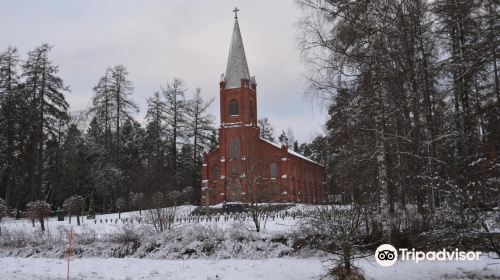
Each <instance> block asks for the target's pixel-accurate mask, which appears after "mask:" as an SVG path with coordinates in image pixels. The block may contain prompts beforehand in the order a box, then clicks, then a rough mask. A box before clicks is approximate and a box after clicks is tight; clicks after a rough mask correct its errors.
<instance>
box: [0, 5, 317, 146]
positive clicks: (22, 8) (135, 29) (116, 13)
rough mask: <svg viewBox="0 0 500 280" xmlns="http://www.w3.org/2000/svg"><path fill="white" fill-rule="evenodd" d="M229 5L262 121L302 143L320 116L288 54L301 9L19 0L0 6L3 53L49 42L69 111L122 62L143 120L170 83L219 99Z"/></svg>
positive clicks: (81, 105)
mask: <svg viewBox="0 0 500 280" xmlns="http://www.w3.org/2000/svg"><path fill="white" fill-rule="evenodd" d="M234 6H238V8H239V9H240V13H239V20H240V27H241V32H242V36H243V42H244V45H245V51H246V54H247V59H248V63H249V67H250V72H251V75H255V76H256V78H257V83H258V109H259V112H258V114H259V116H261V117H262V116H267V117H269V119H270V121H271V122H272V123H274V124H275V126H276V129H277V130H279V131H281V129H285V130H286V129H287V128H288V127H290V128H292V129H293V130H294V133H295V137H296V138H297V139H298V140H299V141H307V140H311V138H312V136H314V135H315V134H317V133H320V132H321V127H322V123H323V119H324V115H325V112H324V111H317V110H316V111H315V110H314V108H313V107H312V106H310V104H309V103H308V101H307V100H306V99H304V98H303V97H302V96H303V93H304V89H305V84H304V83H305V81H304V80H303V79H302V78H301V74H302V72H303V71H304V69H305V68H304V67H303V65H301V64H300V62H299V53H298V51H297V50H296V49H295V48H294V46H295V44H294V42H295V41H294V38H295V37H294V36H295V34H296V29H295V27H294V23H295V22H296V21H297V20H298V18H299V17H300V12H299V11H298V10H297V8H296V7H295V4H294V3H293V1H290V0H273V1H264V0H259V1H244V0H239V1H230V0H218V1H205V0H197V1H181V0H171V1H162V0H152V1H133V0H121V1H111V0H74V1H64V0H52V1H38V0H20V1H6V2H4V3H2V9H1V10H0V18H1V20H0V21H1V23H2V25H3V26H6V25H7V24H8V25H9V26H11V27H10V28H2V29H0V38H2V40H1V41H0V49H6V48H7V47H8V46H10V45H12V46H16V47H18V48H19V50H20V52H21V53H23V54H24V53H26V52H27V51H29V50H30V49H33V48H34V47H35V46H38V45H40V44H42V43H45V42H47V43H49V44H52V45H54V46H55V47H54V49H53V52H52V54H51V55H52V59H53V61H54V62H55V63H56V64H58V65H59V66H60V70H61V72H60V75H61V77H62V78H63V79H64V81H65V82H66V84H67V85H69V86H70V88H71V90H72V92H71V93H70V94H69V95H68V101H69V103H70V104H71V110H84V109H86V108H88V106H89V104H90V98H91V96H92V88H93V87H94V86H95V84H96V83H97V80H98V78H99V76H100V75H102V73H103V72H104V71H105V69H106V67H108V66H113V65H116V64H123V65H125V67H126V68H127V69H128V70H129V72H130V79H131V80H132V81H133V83H134V86H135V91H134V97H133V98H134V100H135V101H136V102H137V103H138V104H139V105H140V107H141V111H142V112H141V113H140V114H139V115H138V118H143V117H144V114H145V105H146V98H147V97H149V96H151V95H152V93H153V92H154V91H155V90H157V89H158V88H159V87H160V86H164V85H165V84H166V83H167V82H169V81H171V80H172V79H173V78H174V77H179V78H182V79H183V80H184V81H185V82H186V85H187V86H188V87H189V94H192V93H193V92H194V90H195V88H197V87H201V88H202V95H203V96H204V98H206V99H208V98H211V97H215V98H216V100H215V102H214V103H213V106H212V108H211V111H212V113H214V114H215V115H217V116H218V114H219V101H218V95H219V88H218V87H219V84H218V83H219V77H220V74H221V73H223V72H224V71H225V66H226V60H227V55H228V51H229V44H230V37H231V32H232V27H233V14H232V12H231V10H232V9H233V7H234Z"/></svg>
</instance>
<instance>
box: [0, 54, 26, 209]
mask: <svg viewBox="0 0 500 280" xmlns="http://www.w3.org/2000/svg"><path fill="white" fill-rule="evenodd" d="M18 65H19V55H18V54H17V49H16V48H12V47H9V48H8V49H7V50H6V51H5V52H3V53H1V54H0V127H1V128H0V143H1V148H0V170H4V171H3V172H2V173H3V176H2V177H1V178H0V182H2V185H3V186H5V189H4V194H5V201H6V204H7V205H9V204H10V197H11V193H12V190H13V189H14V186H15V179H14V177H15V174H14V172H15V167H14V165H15V157H16V150H17V149H16V145H15V138H16V132H17V131H16V126H17V124H18V123H19V122H18V121H17V119H18V118H19V109H21V108H20V106H19V102H20V101H21V100H20V95H21V92H20V88H19V75H18V73H17V70H18V69H17V68H18Z"/></svg>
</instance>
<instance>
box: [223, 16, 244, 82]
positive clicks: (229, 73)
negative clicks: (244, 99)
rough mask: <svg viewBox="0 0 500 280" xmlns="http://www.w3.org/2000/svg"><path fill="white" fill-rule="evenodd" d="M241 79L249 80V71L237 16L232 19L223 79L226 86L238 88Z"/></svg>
mask: <svg viewBox="0 0 500 280" xmlns="http://www.w3.org/2000/svg"><path fill="white" fill-rule="evenodd" d="M241 79H246V80H250V71H248V64H247V58H246V56H245V49H244V48H243V40H242V39H241V33H240V26H239V24H238V18H237V17H235V19H234V28H233V36H232V38H231V48H230V49H229V57H228V59H227V66H226V75H225V77H224V81H225V82H226V86H225V87H226V88H238V87H240V86H241Z"/></svg>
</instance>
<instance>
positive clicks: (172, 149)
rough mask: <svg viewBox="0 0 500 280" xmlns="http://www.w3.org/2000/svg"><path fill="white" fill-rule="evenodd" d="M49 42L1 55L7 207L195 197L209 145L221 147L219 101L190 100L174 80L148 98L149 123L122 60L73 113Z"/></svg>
mask: <svg viewBox="0 0 500 280" xmlns="http://www.w3.org/2000/svg"><path fill="white" fill-rule="evenodd" d="M51 49H52V47H51V46H49V45H47V44H43V45H41V46H39V47H37V48H35V49H34V50H32V51H30V52H28V54H27V56H26V58H25V59H21V58H20V55H19V53H18V51H17V49H16V48H14V47H9V48H8V49H7V50H5V51H3V52H2V53H0V197H4V200H5V203H6V204H7V205H8V207H9V208H14V209H17V210H24V209H25V208H26V205H27V203H29V202H32V203H31V204H30V205H34V204H33V202H35V201H44V202H46V203H48V205H50V206H51V207H52V210H56V209H57V208H60V207H63V206H64V207H65V208H68V209H69V208H71V209H73V208H75V207H74V205H76V204H75V203H73V202H74V201H77V202H78V205H92V207H95V209H92V212H93V211H99V212H109V211H117V210H124V209H125V205H130V203H132V204H133V202H134V201H135V200H136V199H134V198H135V197H138V196H139V197H144V196H145V197H151V196H152V195H153V194H154V193H158V192H161V193H170V192H173V191H176V192H179V193H182V194H186V193H190V195H189V196H185V197H186V198H185V200H187V202H191V203H195V202H196V199H197V197H199V196H198V195H197V193H196V192H197V191H199V185H200V181H201V174H200V170H201V168H200V166H201V161H202V152H203V151H204V150H210V149H214V148H216V147H217V145H218V139H217V135H216V131H215V129H214V122H215V117H214V116H213V115H212V114H210V113H209V112H208V107H209V106H210V105H211V103H212V101H213V99H212V100H204V99H203V98H202V97H201V94H200V89H196V91H195V92H194V93H193V94H192V96H189V97H188V96H187V95H188V94H187V92H188V90H187V89H186V86H185V84H184V82H183V81H182V80H181V79H173V80H172V81H171V82H169V83H167V84H166V86H165V87H161V88H159V89H158V91H156V92H154V93H153V94H152V96H151V97H150V98H148V100H147V112H146V118H145V121H144V125H143V124H142V123H141V122H139V121H138V120H137V119H135V118H134V116H135V115H136V114H137V112H138V106H137V105H136V103H135V102H134V101H133V99H132V93H133V91H134V87H133V83H132V81H130V80H129V78H128V72H127V69H126V68H125V67H124V66H122V65H117V66H114V67H109V68H107V69H106V70H105V71H104V73H103V75H102V76H101V77H100V78H99V80H98V81H96V85H95V87H94V88H93V97H92V102H91V106H90V108H89V109H88V110H87V111H85V112H76V113H75V112H73V113H71V112H70V111H69V105H68V102H67V101H66V95H67V94H69V93H70V89H69V87H68V86H67V85H66V84H65V83H64V81H63V79H62V78H61V77H60V76H59V71H58V66H57V65H54V63H53V62H52V61H51V60H50V57H49V55H50V51H51ZM75 196H77V197H76V198H78V199H71V201H70V200H67V199H68V198H71V197H73V198H75ZM82 198H83V199H84V201H83V202H82V201H81V199H82ZM65 200H67V201H66V204H65V203H64V202H65ZM132 200H134V201H132ZM42 204H43V205H47V204H44V203H38V204H37V205H42ZM141 204H143V202H141ZM70 206H71V207H70ZM44 207H45V206H44ZM42 208H43V207H42ZM118 208H120V209H118ZM44 211H45V210H44ZM72 212H73V211H72Z"/></svg>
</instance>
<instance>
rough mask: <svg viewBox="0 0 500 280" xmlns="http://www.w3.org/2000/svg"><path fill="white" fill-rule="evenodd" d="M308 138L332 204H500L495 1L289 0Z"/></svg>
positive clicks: (458, 207)
mask: <svg viewBox="0 0 500 280" xmlns="http://www.w3.org/2000/svg"><path fill="white" fill-rule="evenodd" d="M296 2H297V4H298V6H299V8H300V9H301V11H302V15H303V17H302V19H301V20H300V22H299V31H300V32H299V33H300V34H299V38H298V39H299V40H298V41H299V47H300V50H301V54H302V59H303V61H304V63H305V65H306V66H307V67H308V69H309V70H308V73H309V74H308V75H307V79H308V83H309V91H308V94H310V95H311V96H312V98H314V99H315V100H319V101H321V102H323V103H325V104H329V107H328V121H327V123H326V131H327V133H326V135H324V137H318V138H317V139H316V140H315V141H314V142H313V143H315V144H316V146H320V147H321V148H319V149H315V151H319V152H320V153H319V154H315V155H314V156H315V157H319V158H316V159H317V160H321V161H323V162H325V163H327V175H328V178H329V182H328V183H329V186H330V189H331V190H333V191H335V193H336V194H337V195H338V197H336V198H337V199H339V200H340V201H343V202H356V203H361V204H371V206H373V207H376V208H379V209H381V211H382V212H386V213H385V214H390V213H394V211H395V209H405V208H406V206H407V205H416V206H417V207H418V211H419V213H424V212H429V211H430V212H432V211H433V210H434V209H435V208H437V207H441V206H445V205H448V206H451V207H452V208H453V209H454V211H455V213H456V217H460V216H461V215H462V214H460V213H463V212H464V211H465V210H466V209H469V210H470V209H475V210H479V209H481V210H479V211H487V210H489V209H494V208H495V207H498V203H499V202H500V86H499V69H498V50H499V39H500V21H499V19H500V18H499V5H498V2H496V1H489V0H474V1H470V0H466V1H465V0H464V1H460V0H457V1H450V0H437V1H348V0H298V1H296Z"/></svg>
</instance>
